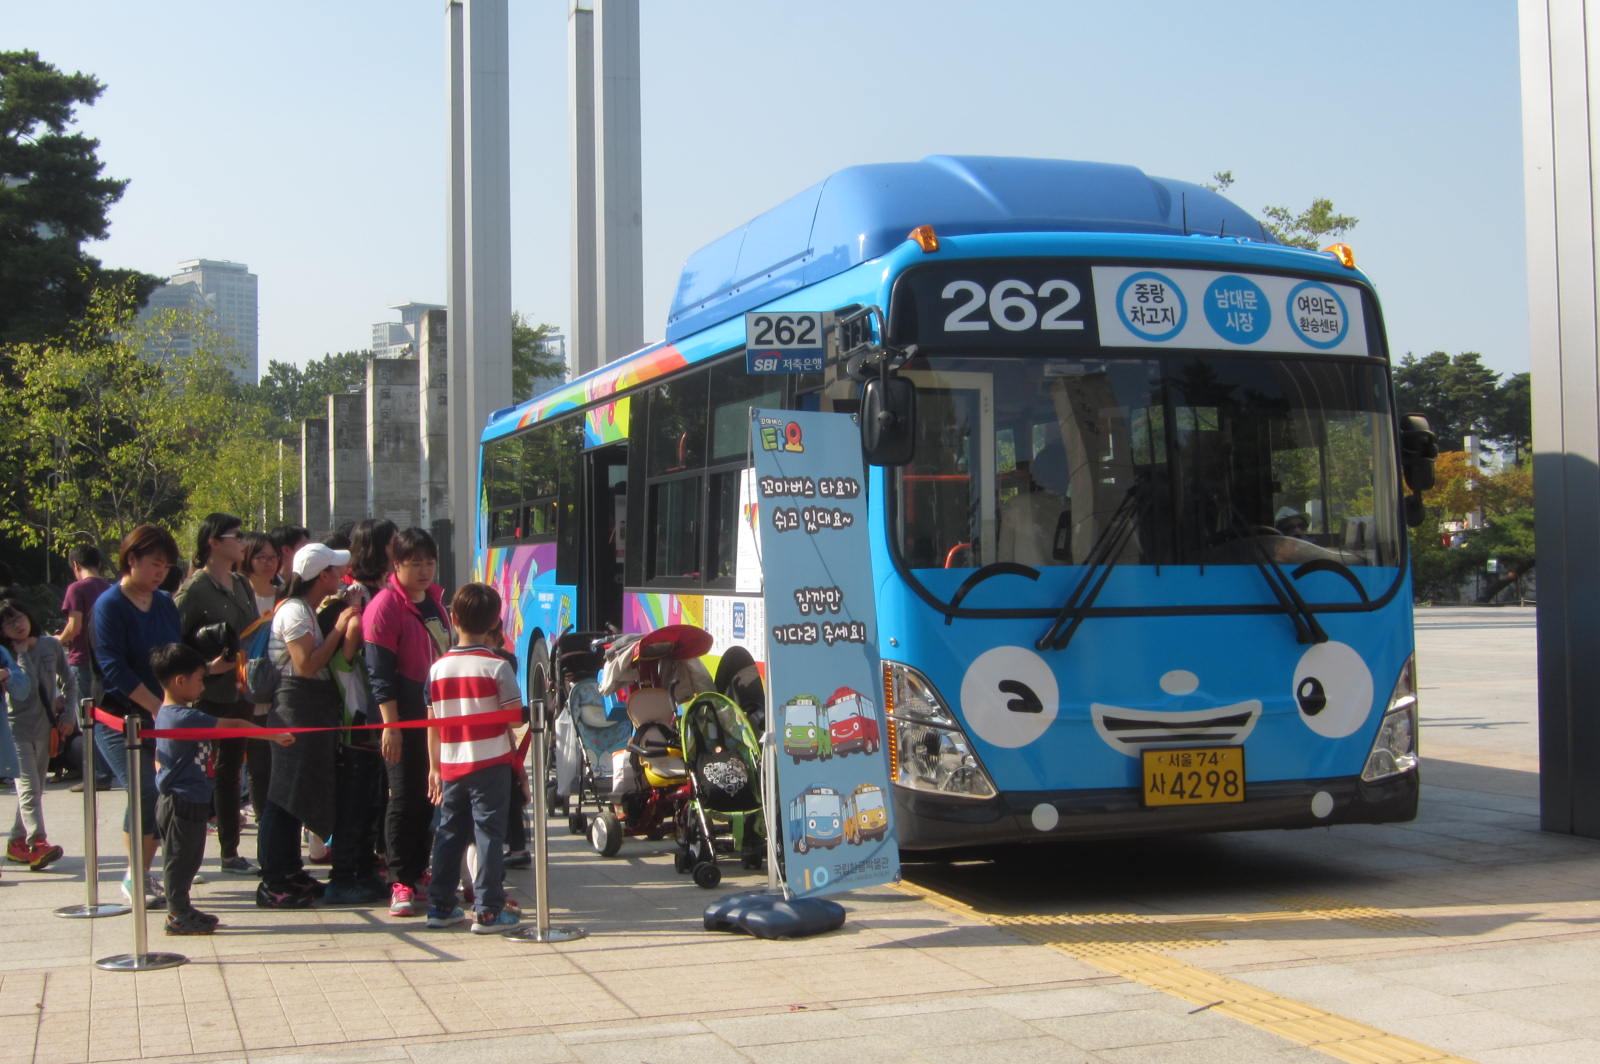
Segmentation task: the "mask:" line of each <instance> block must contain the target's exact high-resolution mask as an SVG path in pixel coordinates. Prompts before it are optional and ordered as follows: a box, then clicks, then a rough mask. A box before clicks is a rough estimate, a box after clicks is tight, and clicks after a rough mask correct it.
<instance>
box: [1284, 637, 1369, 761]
mask: <svg viewBox="0 0 1600 1064" xmlns="http://www.w3.org/2000/svg"><path fill="white" fill-rule="evenodd" d="M1294 701H1295V706H1296V707H1297V708H1298V709H1299V710H1300V720H1301V722H1302V723H1303V724H1305V726H1306V727H1308V728H1310V729H1311V730H1312V731H1314V732H1316V733H1317V734H1318V735H1321V736H1323V737H1324V738H1328V739H1343V738H1344V737H1345V736H1347V735H1351V734H1354V733H1355V731H1356V730H1357V729H1359V728H1360V727H1361V725H1362V724H1363V723H1365V722H1366V720H1367V719H1368V718H1369V717H1370V716H1371V715H1372V671H1371V670H1370V669H1368V668H1367V663H1366V662H1365V661H1363V660H1362V658H1361V655H1360V654H1358V653H1357V652H1356V651H1355V648H1353V647H1351V646H1349V645H1348V644H1345V643H1318V644H1316V645H1315V646H1313V647H1311V648H1309V649H1308V650H1307V651H1306V652H1305V654H1303V655H1302V656H1301V658H1300V664H1299V665H1298V666H1297V667H1296V668H1295V670H1294Z"/></svg>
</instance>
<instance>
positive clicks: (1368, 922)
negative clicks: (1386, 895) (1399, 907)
mask: <svg viewBox="0 0 1600 1064" xmlns="http://www.w3.org/2000/svg"><path fill="white" fill-rule="evenodd" d="M899 888H900V889H901V890H902V891H904V892H906V893H908V894H914V895H917V896H919V897H921V898H922V899H923V900H925V901H927V902H929V903H930V904H933V905H936V906H938V907H939V908H942V909H945V910H948V911H950V912H954V913H957V914H959V915H961V916H965V917H968V918H969V919H975V920H981V921H985V922H987V923H991V924H994V925H996V926H999V927H1004V928H1006V929H1007V930H1009V931H1011V932H1013V933H1014V934H1016V935H1018V936H1020V937H1022V938H1024V939H1026V940H1028V941H1030V942H1038V943H1041V944H1043V945H1048V946H1052V947H1054V948H1056V949H1059V950H1061V951H1063V952H1065V953H1068V954H1071V955H1072V956H1074V957H1076V958H1078V959H1079V960H1081V961H1083V962H1084V963H1086V964H1091V965H1093V966H1095V967H1096V968H1099V969H1100V970H1102V971H1105V972H1110V973H1112V974H1113V975H1119V976H1122V977H1123V978H1125V979H1128V980H1131V981H1133V982H1136V983H1140V984H1142V985H1144V986H1148V987H1150V988H1151V989H1153V990H1159V991H1161V992H1162V993H1165V994H1171V995H1172V996H1173V997H1176V998H1179V999H1181V1000H1183V1001H1188V1002H1190V1003H1192V1004H1194V1005H1197V1006H1199V1007H1200V1008H1203V1009H1205V1010H1206V1011H1208V1012H1219V1013H1221V1014H1223V1015H1224V1016H1229V1017H1232V1018H1233V1019H1236V1020H1239V1021H1241V1022H1243V1023H1248V1024H1250V1025H1251V1026H1252V1027H1258V1028H1260V1029H1261V1030H1263V1031H1270V1032H1271V1033H1273V1034H1276V1035H1278V1036H1279V1037H1281V1038H1286V1039H1288V1040H1289V1041H1291V1042H1295V1043H1297V1044H1299V1045H1303V1046H1306V1047H1308V1048H1311V1049H1315V1050H1317V1051H1318V1052H1320V1053H1325V1054H1327V1055H1328V1056H1330V1057H1334V1058H1335V1059H1337V1060H1343V1061H1347V1062H1348V1064H1472V1061H1469V1060H1467V1059H1466V1058H1465V1057H1460V1056H1456V1055H1454V1054H1452V1053H1447V1052H1445V1051H1444V1050H1441V1049H1435V1048H1433V1047H1432V1046H1426V1045H1423V1044H1422V1043H1421V1042H1414V1041H1412V1040H1411V1039H1409V1038H1401V1037H1400V1036H1398V1035H1393V1034H1389V1033H1388V1032H1386V1031H1382V1030H1379V1029H1378V1028H1376V1027H1370V1026H1368V1025H1367V1024H1364V1023H1360V1022H1358V1021H1356V1020H1350V1019H1346V1018H1344V1017H1343V1016H1336V1015H1334V1014H1333V1013H1331V1012H1327V1011H1326V1010H1324V1009H1319V1008H1317V1007H1316V1006H1314V1005H1307V1004H1306V1003H1304V1002H1301V1001H1295V1000H1293V999H1292V998H1286V997H1283V996H1281V995H1279V994H1274V993H1272V992H1271V991H1268V990H1263V989H1262V988H1260V987H1257V986H1251V985H1250V984H1249V983H1243V982H1240V981H1238V980H1237V979H1230V978H1228V977H1227V976H1224V975H1218V974H1216V973H1215V972H1209V971H1207V970H1205V969H1204V968H1198V967H1196V966H1194V965H1192V964H1186V963H1184V962H1183V961H1180V960H1176V959H1174V958H1172V957H1166V956H1163V955H1162V952H1161V951H1164V950H1180V949H1196V948H1199V947H1204V946H1219V945H1221V944H1222V943H1220V942H1216V941H1213V940H1211V939H1207V938H1204V937H1202V936H1203V935H1204V934H1205V933H1206V932H1207V931H1221V930H1237V929H1238V927H1239V926H1240V925H1241V924H1248V923H1251V922H1263V921H1278V920H1304V919H1306V918H1307V917H1310V918H1312V919H1326V920H1342V921H1345V922H1347V923H1352V924H1355V925H1357V926H1359V927H1362V928H1365V929H1367V930H1371V931H1426V930H1428V928H1429V925H1428V923H1427V922H1426V921H1424V920H1419V919H1416V918H1415V917H1408V916H1401V915H1400V914H1398V913H1392V912H1388V911H1387V910H1384V909H1374V908H1370V907H1367V906H1358V905H1350V904H1348V903H1346V902H1344V901H1341V900H1340V899H1338V898H1335V897H1331V896H1329V895H1324V894H1299V895H1293V896H1289V897H1283V898H1274V899H1273V901H1274V903H1276V904H1281V905H1284V906H1285V907H1286V911H1284V912H1274V913H1245V914H1239V915H1235V916H1222V917H1215V918H1211V919H1205V920H1175V921H1171V922H1168V921H1164V920H1153V919H1150V918H1149V917H1145V916H1139V915H1136V914H1133V913H1062V914H1046V915H1037V914H993V913H984V912H981V911H979V910H978V909H976V908H974V907H973V906H971V905H968V904H966V903H965V902H961V901H958V900H956V899H955V898H951V897H948V896H946V895H943V894H940V893H938V892H936V891H932V890H929V889H927V888H924V887H913V886H909V885H907V884H905V883H904V882H902V883H901V884H900V885H899Z"/></svg>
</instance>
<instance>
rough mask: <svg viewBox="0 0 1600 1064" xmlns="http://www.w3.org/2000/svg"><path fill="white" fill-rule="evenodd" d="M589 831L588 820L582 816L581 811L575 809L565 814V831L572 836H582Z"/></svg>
mask: <svg viewBox="0 0 1600 1064" xmlns="http://www.w3.org/2000/svg"><path fill="white" fill-rule="evenodd" d="M588 830H589V820H588V818H587V817H585V816H584V815H583V810H582V809H575V810H573V811H572V812H570V813H568V814H567V831H568V833H570V834H573V835H583V834H586V833H587V832H588Z"/></svg>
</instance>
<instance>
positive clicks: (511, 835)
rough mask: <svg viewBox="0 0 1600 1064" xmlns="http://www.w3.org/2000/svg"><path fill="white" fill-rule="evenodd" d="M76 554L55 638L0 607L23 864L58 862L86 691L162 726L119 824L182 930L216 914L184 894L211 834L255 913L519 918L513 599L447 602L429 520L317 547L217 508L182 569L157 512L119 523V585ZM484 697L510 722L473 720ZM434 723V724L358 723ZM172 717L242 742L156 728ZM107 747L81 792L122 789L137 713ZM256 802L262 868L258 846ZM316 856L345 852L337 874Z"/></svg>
mask: <svg viewBox="0 0 1600 1064" xmlns="http://www.w3.org/2000/svg"><path fill="white" fill-rule="evenodd" d="M71 562H72V566H73V574H74V577H75V579H74V581H73V583H72V584H71V585H70V586H69V587H68V588H67V590H66V593H65V596H64V599H63V602H62V606H61V610H62V613H63V615H64V617H65V622H64V625H63V627H62V630H61V632H60V633H59V635H58V636H52V635H49V634H46V633H45V632H43V631H42V630H41V628H40V625H39V624H38V622H37V620H36V619H35V618H34V617H33V616H32V614H31V613H30V611H29V610H28V609H27V608H26V607H25V606H23V605H22V604H21V603H20V602H18V601H15V600H3V601H0V689H3V691H4V698H5V701H6V704H7V705H6V713H5V717H4V721H5V726H3V727H0V776H9V777H11V778H12V779H14V781H15V785H16V793H17V813H16V820H15V823H14V825H13V827H12V831H11V836H10V842H9V843H8V845H7V858H8V859H9V860H10V861H11V862H14V863H21V864H26V865H27V866H28V867H29V868H30V869H32V870H35V871H38V870H43V869H45V868H47V867H49V866H50V865H51V864H53V863H54V862H55V861H57V860H59V859H60V858H61V856H62V849H61V847H60V846H58V845H55V844H52V843H51V842H50V841H49V837H48V834H47V831H46V827H45V823H44V809H43V802H42V801H41V799H42V796H43V793H44V789H45V784H46V779H47V773H48V771H49V763H50V758H51V756H52V753H53V752H54V751H58V750H64V749H70V748H71V747H72V744H73V743H74V741H81V740H78V736H77V726H76V713H75V707H76V705H77V701H78V698H79V696H80V695H82V696H83V697H87V698H91V699H92V700H93V701H94V704H95V705H96V706H98V707H99V708H100V709H101V710H102V711H103V712H104V713H105V714H107V715H109V716H110V717H113V718H117V719H119V720H121V721H124V722H125V721H126V720H127V719H128V718H130V717H137V718H138V719H139V721H140V722H141V727H144V728H150V727H152V726H153V727H154V728H155V729H156V731H157V733H158V734H157V737H156V738H155V740H154V741H153V742H146V743H143V744H141V745H140V757H141V761H140V765H141V769H140V772H139V788H140V799H141V800H140V801H139V803H138V805H139V813H140V822H139V823H138V824H137V825H136V824H134V823H133V818H134V809H133V807H134V803H133V802H132V800H131V795H130V800H129V801H128V805H127V810H126V812H125V813H124V817H123V831H124V840H125V844H126V848H127V852H128V854H129V859H128V869H127V872H126V873H125V874H124V876H123V879H122V890H123V892H124V894H125V895H126V896H127V897H128V898H129V899H130V900H131V899H132V898H133V896H134V894H135V892H143V895H144V900H145V902H146V904H147V905H150V906H153V907H161V906H164V907H165V908H166V912H167V918H166V930H167V932H168V933H169V934H174V935H188V934H209V933H211V932H212V931H213V930H214V929H215V928H216V926H217V920H216V918H215V917H213V916H210V915H208V914H206V913H203V912H201V911H200V910H198V909H197V908H196V907H195V906H194V904H193V900H192V891H191V887H192V884H194V883H196V882H201V881H202V879H201V876H200V875H199V872H200V869H201V864H202V855H203V853H204V849H205V845H206V837H207V833H208V830H212V829H214V830H215V833H216V837H217V846H218V850H219V853H218V855H217V856H218V861H217V867H218V869H219V870H220V871H221V872H223V873H228V874H233V875H239V876H257V877H259V880H260V882H259V884H258V885H257V888H256V892H255V902H256V904H257V905H258V906H260V907H262V908H270V909H297V908H304V907H308V906H311V905H313V904H317V903H318V902H319V901H320V902H321V903H322V904H330V905H378V904H381V903H383V902H385V901H387V902H388V911H389V913H390V915H392V916H395V917H415V916H419V915H424V914H425V915H426V919H427V923H428V925H429V926H431V927H449V926H452V925H454V924H458V923H463V922H468V921H470V922H471V924H472V930H473V931H476V932H480V933H488V932H495V931H500V930H503V929H504V928H507V927H511V926H515V925H516V924H517V923H518V922H519V919H520V917H519V913H518V908H517V904H516V902H515V900H514V899H512V898H511V897H509V896H508V895H507V894H506V892H505V889H504V884H503V877H504V870H505V868H507V867H517V866H525V865H526V864H528V863H529V862H530V860H531V858H530V855H529V854H528V852H527V844H526V832H525V820H524V809H525V805H526V802H527V800H528V795H529V790H528V780H527V778H526V775H525V774H524V772H523V770H522V767H521V761H522V757H521V749H520V748H519V747H518V745H517V743H516V741H515V727H516V724H515V723H508V721H511V719H512V718H513V717H515V718H517V720H521V719H525V714H526V707H524V706H523V704H522V696H521V693H520V691H519V689H518V687H517V682H516V679H515V675H516V673H515V668H514V659H513V658H512V656H511V655H510V653H509V652H507V651H506V650H505V649H504V648H503V646H502V645H501V644H502V642H503V640H502V638H501V635H500V612H501V605H502V604H501V601H500V596H499V593H498V592H496V591H495V589H494V588H492V587H489V586H488V585H485V584H477V583H469V584H465V585H463V586H462V587H461V588H460V589H458V590H457V592H456V594H455V596H454V598H453V599H452V601H451V602H450V603H449V605H448V606H447V605H446V602H445V600H444V597H443V589H442V588H441V587H440V586H439V585H438V584H437V583H436V582H435V576H436V574H437V571H438V551H437V547H436V546H435V544H434V541H433V539H432V537H431V536H430V535H429V534H428V533H427V532H426V531H425V530H423V529H420V528H409V529H403V530H402V529H398V528H396V527H395V525H394V524H393V523H392V522H389V521H384V520H366V521H362V522H359V523H357V524H355V525H353V526H347V527H345V528H343V529H339V530H336V531H333V532H330V533H328V534H327V535H324V536H323V537H321V539H319V540H312V538H311V535H310V533H309V532H308V531H307V530H306V529H304V528H299V527H295V526H282V527H279V528H274V529H273V530H272V531H270V532H268V533H258V532H250V531H246V530H245V529H244V527H243V522H242V521H240V519H239V518H237V517H235V516H232V515H230V514H210V515H208V516H207V517H206V518H205V519H204V520H203V521H202V522H201V523H200V527H199V529H198V532H197V535H196V542H195V549H194V553H193V555H192V565H191V566H190V567H189V568H188V571H187V574H186V575H185V574H184V566H183V565H182V563H181V561H180V551H179V547H178V544H177V542H176V540H174V538H173V536H172V535H171V533H169V532H168V531H166V530H165V529H163V528H160V527H158V526H155V525H141V526H139V527H138V528H135V529H134V530H133V531H131V532H129V533H128V534H127V536H125V537H124V538H123V540H122V543H121V546H120V549H119V551H118V554H117V563H118V574H117V576H116V578H115V579H114V580H107V579H106V578H105V577H104V576H103V575H102V570H103V568H104V564H103V559H102V557H101V555H100V553H99V551H98V550H96V549H95V548H94V547H90V546H83V547H78V548H76V549H75V550H74V551H73V553H72V557H71ZM506 711H515V712H514V713H508V712H506ZM485 713H501V714H502V716H501V717H497V718H494V719H493V720H492V721H491V722H489V723H482V722H473V721H472V720H471V719H470V718H472V717H474V716H478V715H481V714H485ZM430 716H431V717H434V718H437V720H436V722H435V723H434V725H433V726H427V727H418V726H409V727H396V728H377V729H374V728H366V727H363V726H365V725H374V724H378V723H379V722H383V723H388V724H401V723H405V722H418V721H425V720H427V719H428V718H429V717H430ZM457 721H459V723H457ZM124 726H125V725H124ZM171 729H180V730H182V729H202V730H209V731H217V730H219V729H220V730H222V731H224V732H227V733H231V734H218V735H214V736H211V737H208V738H204V739H202V738H198V737H186V736H184V735H182V734H181V732H180V734H178V735H175V736H164V735H161V734H160V733H161V732H164V731H167V730H171ZM256 733H259V735H257V734H256ZM52 737H54V738H52ZM90 741H92V742H93V743H94V746H95V750H96V752H97V755H98V757H97V761H98V765H97V770H99V771H100V772H102V773H103V775H101V778H99V779H89V778H85V779H83V780H82V781H81V782H80V783H79V784H77V785H76V786H75V787H74V788H73V789H74V790H78V789H81V788H82V787H85V786H88V787H94V788H96V789H110V788H111V787H112V786H120V787H121V788H122V789H123V790H124V791H126V790H127V789H128V787H129V784H130V780H129V777H128V769H129V765H128V753H127V747H126V744H125V741H124V731H123V730H122V728H120V727H115V726H111V725H108V724H106V723H103V722H97V723H95V724H94V725H93V731H92V739H90ZM246 807H248V808H249V810H250V811H251V812H252V813H253V815H254V819H255V825H256V844H257V845H256V852H255V861H252V860H251V859H250V858H249V856H247V855H246V854H245V853H244V852H241V840H242V836H243V834H244V829H245V827H246V818H245V813H244V810H245V808H246ZM135 833H137V835H138V836H139V837H140V839H141V840H142V845H140V846H138V847H135V846H134V838H135ZM307 847H309V850H308V849H307ZM158 852H159V853H161V854H162V865H161V868H162V875H161V876H160V877H157V876H156V875H154V874H153V873H152V871H151V869H152V862H153V859H154V856H155V855H156V853H158ZM136 854H137V855H138V856H137V857H136V856H135V855H136ZM308 859H310V860H313V861H319V860H320V861H325V862H327V863H328V865H329V868H328V876H327V878H326V879H325V880H324V879H319V878H317V877H316V876H314V875H313V874H312V873H311V871H310V870H309V869H308V867H307V862H308ZM464 864H465V866H466V867H467V870H468V874H467V877H466V882H465V883H463V880H462V871H463V865H464ZM458 887H461V888H464V889H462V890H460V896H459V897H458ZM463 900H464V902H465V907H463V905H462V904H459V903H460V902H461V901H463ZM469 909H470V910H471V911H470V913H469V912H468V910H469Z"/></svg>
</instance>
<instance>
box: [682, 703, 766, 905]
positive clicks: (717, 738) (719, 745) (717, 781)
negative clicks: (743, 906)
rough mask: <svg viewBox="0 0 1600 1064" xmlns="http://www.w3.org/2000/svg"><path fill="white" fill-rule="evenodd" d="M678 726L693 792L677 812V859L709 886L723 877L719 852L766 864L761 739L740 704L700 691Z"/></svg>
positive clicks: (750, 863)
mask: <svg viewBox="0 0 1600 1064" xmlns="http://www.w3.org/2000/svg"><path fill="white" fill-rule="evenodd" d="M679 727H680V730H681V733H682V736H683V757H684V761H685V763H686V764H687V765H688V766H689V781H690V789H691V797H690V798H689V800H688V801H687V802H685V803H684V804H683V806H682V807H681V808H680V809H679V811H678V816H677V822H676V828H677V832H676V835H677V841H678V849H677V852H676V853H675V854H674V855H673V864H674V866H675V867H676V868H677V870H678V871H679V872H692V873H693V874H694V881H695V883H696V885H698V886H701V887H705V888H706V889H708V890H709V889H710V888H712V887H714V886H716V885H717V884H718V883H719V882H721V881H722V872H721V870H720V869H718V868H717V854H718V852H719V851H720V852H724V853H737V854H738V855H739V858H740V861H741V863H742V864H743V866H744V867H745V868H752V869H759V868H760V867H761V863H762V859H763V857H764V856H765V854H766V846H767V843H766V829H765V824H764V821H763V819H762V814H761V743H760V740H759V739H757V738H756V733H755V729H754V728H752V727H751V726H750V721H749V718H747V717H746V716H745V714H744V711H743V710H741V709H740V708H739V706H738V704H737V703H736V702H734V701H733V700H732V699H730V698H728V697H727V696H726V695H721V694H717V693H715V692H709V693H705V694H699V695H696V696H695V697H694V699H693V700H692V701H690V703H689V704H688V705H687V706H685V707H684V710H683V717H682V720H681V723H680V725H679ZM719 828H720V829H722V834H720V835H719V834H718V829H719Z"/></svg>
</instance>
